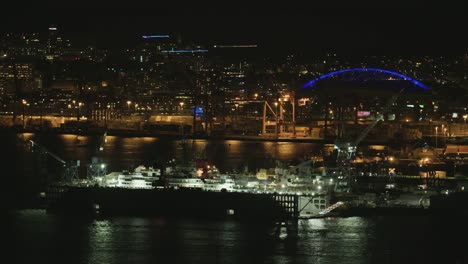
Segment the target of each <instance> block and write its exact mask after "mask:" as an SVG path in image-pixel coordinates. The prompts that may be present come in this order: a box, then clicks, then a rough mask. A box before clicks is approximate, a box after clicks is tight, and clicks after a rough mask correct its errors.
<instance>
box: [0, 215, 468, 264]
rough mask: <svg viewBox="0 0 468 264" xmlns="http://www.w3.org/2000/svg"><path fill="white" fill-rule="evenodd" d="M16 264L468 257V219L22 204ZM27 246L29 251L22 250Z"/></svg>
mask: <svg viewBox="0 0 468 264" xmlns="http://www.w3.org/2000/svg"><path fill="white" fill-rule="evenodd" d="M2 221H3V222H4V223H2V224H3V225H2V226H1V228H2V230H1V231H2V239H4V240H5V241H8V242H9V245H11V246H12V247H13V249H12V250H9V251H6V252H5V253H6V254H7V257H8V256H9V254H12V255H13V254H15V255H14V257H15V260H16V261H15V263H467V262H466V260H468V258H466V257H467V255H466V251H464V250H463V247H464V245H465V244H464V243H462V242H463V241H464V238H465V237H466V235H467V231H468V230H467V229H468V228H467V227H466V225H464V224H463V223H465V222H466V219H460V220H458V221H457V220H455V219H446V218H438V217H428V216H425V217H422V216H420V217H408V216H387V217H377V218H360V217H352V218H323V219H312V220H300V221H299V222H298V226H297V229H294V228H288V227H286V226H284V227H281V228H280V229H281V230H280V231H279V232H275V230H276V229H277V227H275V226H274V225H270V224H266V223H265V224H259V223H255V224H253V223H248V222H236V221H231V220H200V219H194V218H190V217H189V216H188V217H187V219H169V218H161V217H152V218H137V217H115V218H79V217H78V218H77V217H76V216H75V217H71V216H70V217H68V216H60V215H50V214H46V213H45V212H44V211H42V210H22V211H16V212H14V213H12V214H8V215H6V216H4V217H3V218H2ZM15 252H24V253H25V254H16V253H15Z"/></svg>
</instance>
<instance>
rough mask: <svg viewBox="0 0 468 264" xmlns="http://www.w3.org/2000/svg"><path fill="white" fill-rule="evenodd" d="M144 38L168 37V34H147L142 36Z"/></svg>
mask: <svg viewBox="0 0 468 264" xmlns="http://www.w3.org/2000/svg"><path fill="white" fill-rule="evenodd" d="M142 38H144V39H150V38H169V35H149V36H142Z"/></svg>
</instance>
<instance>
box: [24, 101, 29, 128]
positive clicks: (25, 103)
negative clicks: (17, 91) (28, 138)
mask: <svg viewBox="0 0 468 264" xmlns="http://www.w3.org/2000/svg"><path fill="white" fill-rule="evenodd" d="M22 103H23V128H24V127H25V123H24V111H25V109H24V107H25V106H26V105H29V104H28V102H27V101H26V100H24V99H23V100H22Z"/></svg>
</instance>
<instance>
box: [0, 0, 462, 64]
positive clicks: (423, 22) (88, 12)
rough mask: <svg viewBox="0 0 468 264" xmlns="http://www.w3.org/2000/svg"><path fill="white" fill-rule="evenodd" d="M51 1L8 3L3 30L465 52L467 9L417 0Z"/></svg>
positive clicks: (124, 43) (109, 41)
mask: <svg viewBox="0 0 468 264" xmlns="http://www.w3.org/2000/svg"><path fill="white" fill-rule="evenodd" d="M79 3H80V4H79V5H76V6H71V5H70V6H59V5H53V4H50V6H49V7H48V8H44V6H39V7H38V8H40V9H38V10H36V11H35V10H34V9H28V10H21V9H19V8H17V7H16V8H12V9H11V10H12V12H11V13H8V15H6V16H2V17H1V18H0V22H1V24H0V31H2V32H15V31H16V32H18V31H20V32H21V31H25V32H34V31H44V30H46V29H47V27H48V26H49V25H51V24H55V25H56V26H57V27H59V29H60V30H61V32H62V33H63V34H64V35H66V36H69V37H70V38H72V39H73V40H75V42H76V41H78V42H81V43H88V42H91V43H95V44H97V45H98V46H101V47H131V46H132V45H133V44H135V43H136V42H137V41H139V40H140V39H139V37H140V36H141V35H143V34H170V35H176V34H177V33H180V34H181V35H182V38H183V39H184V40H193V41H195V42H201V43H205V44H234V43H242V44H244V43H255V44H258V45H259V46H261V47H262V48H263V49H264V50H266V51H268V52H269V53H271V54H274V53H276V52H278V53H285V52H291V51H295V52H299V53H303V52H304V53H324V52H338V53H341V54H355V53H359V54H376V55H379V54H401V55H411V54H441V55H444V54H453V53H462V52H465V51H466V50H467V48H468V42H467V40H466V36H465V35H466V29H465V28H466V25H468V21H467V19H466V15H465V11H466V10H464V9H457V8H454V7H448V6H442V7H438V6H427V5H422V4H421V3H422V2H421V3H412V5H408V4H406V5H399V4H398V3H396V2H392V3H390V2H389V3H386V4H385V6H375V5H374V6H369V5H364V6H354V5H350V4H348V5H341V6H339V7H331V6H326V5H319V6H315V7H309V6H302V5H291V6H273V7H272V6H262V5H259V6H248V5H237V6H234V7H233V8H230V7H229V6H224V7H217V6H213V5H197V4H196V3H192V4H186V3H183V2H175V1H174V2H165V4H155V3H156V2H153V4H152V5H138V4H136V3H133V4H132V2H127V3H126V4H125V5H124V6H123V5H121V4H119V3H117V2H113V4H112V5H110V4H108V5H107V4H103V3H101V4H91V5H86V4H84V2H79Z"/></svg>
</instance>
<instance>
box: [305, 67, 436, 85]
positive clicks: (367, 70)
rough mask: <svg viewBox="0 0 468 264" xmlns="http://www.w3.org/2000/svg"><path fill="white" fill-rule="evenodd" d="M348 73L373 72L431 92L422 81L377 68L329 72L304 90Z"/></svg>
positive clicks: (309, 83)
mask: <svg viewBox="0 0 468 264" xmlns="http://www.w3.org/2000/svg"><path fill="white" fill-rule="evenodd" d="M347 72H358V73H362V72H366V73H369V72H373V73H374V74H376V73H382V74H388V75H389V76H392V77H397V78H399V79H400V80H405V81H409V82H411V83H413V84H414V85H416V86H418V87H420V88H422V89H423V90H429V87H427V86H426V85H425V84H423V83H421V82H420V81H418V80H415V79H413V78H411V77H409V76H406V75H403V74H401V73H398V72H393V71H388V70H383V69H376V68H354V69H345V70H339V71H333V72H329V73H327V74H324V75H321V76H319V77H317V78H315V79H313V80H311V81H309V82H308V83H306V84H304V85H303V86H302V88H307V87H310V86H315V84H316V83H317V82H318V81H320V80H323V79H327V78H330V77H333V76H337V75H340V74H344V73H347Z"/></svg>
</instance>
